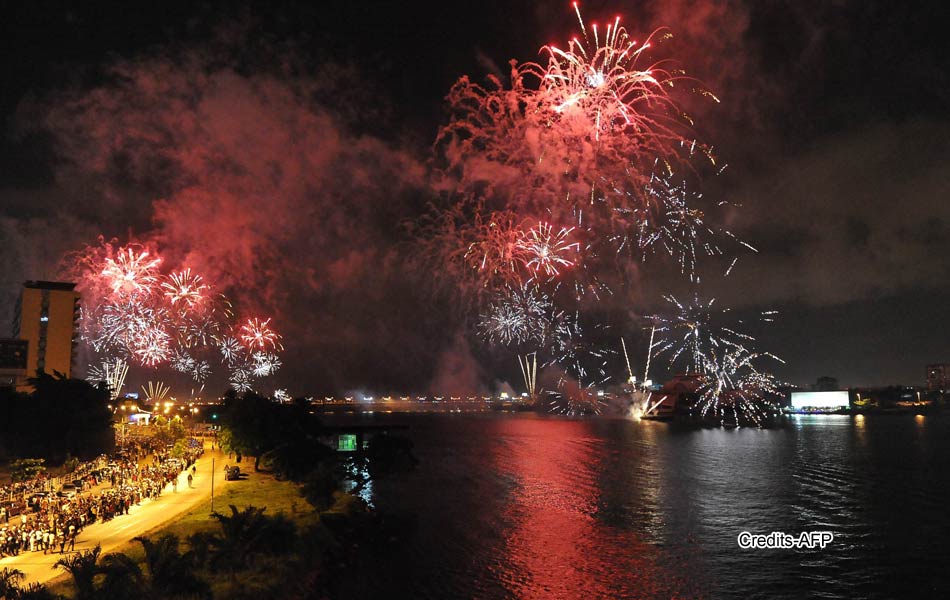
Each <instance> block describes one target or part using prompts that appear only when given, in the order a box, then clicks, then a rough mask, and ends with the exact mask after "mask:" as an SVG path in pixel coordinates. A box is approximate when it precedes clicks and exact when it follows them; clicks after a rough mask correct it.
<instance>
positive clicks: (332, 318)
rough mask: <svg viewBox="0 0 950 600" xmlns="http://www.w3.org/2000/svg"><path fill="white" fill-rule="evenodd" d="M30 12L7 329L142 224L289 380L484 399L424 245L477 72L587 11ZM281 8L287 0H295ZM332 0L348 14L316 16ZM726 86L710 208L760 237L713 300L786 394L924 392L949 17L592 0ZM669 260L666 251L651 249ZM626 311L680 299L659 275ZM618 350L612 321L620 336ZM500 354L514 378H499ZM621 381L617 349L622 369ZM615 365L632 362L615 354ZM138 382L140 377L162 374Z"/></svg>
mask: <svg viewBox="0 0 950 600" xmlns="http://www.w3.org/2000/svg"><path fill="white" fill-rule="evenodd" d="M271 4H274V3H264V2H262V3H244V4H240V5H236V3H221V4H220V5H219V4H216V3H208V2H198V3H194V2H163V3H158V4H156V3H147V4H145V3H143V4H142V5H141V6H138V7H136V6H135V3H126V2H123V3H111V2H102V3H82V4H81V5H76V6H69V7H68V8H67V7H66V5H65V4H64V5H60V4H59V3H51V2H37V3H29V4H25V5H24V6H21V7H18V8H11V7H7V8H5V10H4V13H5V14H4V15H3V18H2V19H0V44H2V45H3V52H2V57H3V58H2V59H0V61H2V62H0V69H2V71H0V82H2V85H0V261H2V262H0V264H2V265H3V268H2V270H0V273H2V275H0V288H2V289H0V291H2V295H0V320H2V321H3V322H10V321H11V318H12V310H13V303H14V299H15V295H16V293H17V289H18V285H19V283H20V282H22V281H23V280H26V279H51V278H55V277H56V276H57V265H58V264H59V261H60V259H61V257H62V256H63V254H64V253H65V252H66V251H69V250H72V249H76V248H78V247H81V246H82V245H83V244H91V243H95V241H96V237H97V236H98V235H105V236H106V238H111V237H118V238H120V240H121V241H125V239H126V238H127V237H128V236H129V234H130V233H131V234H132V235H134V236H136V237H137V238H148V239H150V240H154V241H156V242H157V243H159V244H161V245H162V248H163V252H164V253H165V254H166V255H167V257H168V258H169V259H177V260H188V261H191V262H197V263H198V264H202V265H203V266H205V267H206V269H207V270H208V271H207V272H210V273H211V274H212V276H213V279H214V280H215V281H216V282H217V283H218V284H219V285H221V286H222V287H226V288H227V289H228V290H229V293H230V294H231V295H232V296H234V297H235V298H236V299H237V304H239V305H240V307H242V308H247V309H248V310H252V311H253V310H262V311H267V312H268V314H274V315H275V323H276V324H277V326H278V328H279V329H280V330H281V331H282V332H283V334H284V337H285V346H286V348H287V351H286V353H285V355H284V369H283V370H282V371H281V372H280V373H279V374H278V375H277V383H278V384H279V385H280V386H282V387H287V388H289V389H290V391H291V393H310V394H318V395H322V394H325V393H326V394H329V393H343V392H346V391H351V390H369V391H374V392H377V393H380V392H387V391H390V390H392V391H398V392H424V391H427V390H434V391H442V390H446V391H448V390H457V391H460V392H464V391H475V390H492V389H494V388H496V386H497V384H498V382H500V381H505V380H511V381H514V380H515V379H516V369H515V368H513V367H515V366H516V365H515V364H514V363H513V362H512V361H511V360H510V356H509V357H508V358H507V359H506V358H498V357H497V356H492V353H491V352H489V351H487V350H486V349H485V348H479V347H477V345H473V344H470V343H469V341H471V339H472V338H471V336H470V335H466V333H465V332H463V331H462V327H461V325H460V324H459V323H458V322H457V320H456V319H455V317H453V316H452V315H453V313H452V311H451V310H449V308H450V307H447V306H445V302H444V301H443V300H437V299H432V298H429V297H428V296H427V295H426V294H425V293H424V292H423V291H422V287H423V286H422V285H421V283H420V282H421V281H423V280H424V279H425V277H426V275H425V274H420V273H413V272H409V271H410V269H409V268H408V267H407V264H408V263H407V261H405V260H404V257H405V255H406V253H408V252H410V250H409V249H408V248H409V247H410V246H411V244H412V236H411V234H409V233H407V231H409V229H408V228H407V226H406V224H407V223H411V222H413V221H414V220H415V219H418V217H419V216H420V215H421V214H422V213H423V211H424V210H425V207H426V205H427V203H428V202H429V201H430V199H431V195H429V194H428V193H427V192H426V183H425V177H426V175H425V173H426V171H427V168H428V165H429V161H430V159H429V155H430V152H431V146H432V143H433V140H434V139H435V136H436V133H437V131H438V128H439V127H440V125H442V124H443V123H444V121H445V118H446V113H445V109H444V101H443V99H444V97H445V95H446V93H447V92H448V90H449V88H450V87H451V86H452V84H453V82H455V80H456V79H458V77H460V76H462V75H465V74H467V75H469V76H470V77H472V78H473V79H474V80H477V81H483V80H484V76H485V75H486V74H488V73H498V74H499V75H504V74H506V73H507V70H508V66H507V63H508V60H509V59H511V58H517V59H518V60H519V61H530V60H535V59H537V56H538V55H537V52H538V48H539V47H540V46H541V45H543V44H545V43H550V42H561V41H562V40H564V39H566V37H567V36H568V35H571V34H573V32H574V28H575V20H574V15H573V11H572V10H571V9H570V5H569V3H568V2H563V1H560V0H559V1H556V2H545V1H538V0H535V1H533V2H523V1H521V0H513V1H512V0H508V1H484V2H479V3H472V4H465V3H451V2H417V3H401V2H399V3H397V2H392V3H373V2H341V3H309V2H308V3H299V5H298V6H294V5H293V4H292V3H286V4H287V5H286V6H283V7H281V8H280V9H275V8H273V7H271ZM281 4H284V3H281ZM324 4H332V6H323V5H324ZM582 9H583V11H584V15H585V19H586V20H588V21H591V22H593V21H600V22H601V23H603V22H604V21H605V20H608V19H610V20H612V18H613V16H614V15H616V14H621V15H622V16H623V22H624V23H625V25H626V27H627V28H628V29H629V30H631V32H644V33H648V32H650V31H652V30H653V29H655V28H657V27H660V26H667V27H669V28H670V30H671V31H672V32H673V34H674V37H673V39H672V40H670V41H669V42H668V43H667V44H666V46H667V48H666V50H667V52H668V55H669V56H670V57H672V58H674V59H675V60H676V61H677V62H678V63H679V64H680V65H682V66H683V68H685V69H686V70H687V71H688V72H689V74H690V75H692V76H694V77H696V78H697V79H699V80H701V81H702V82H703V83H704V84H705V85H706V86H707V87H708V88H709V89H711V90H713V91H714V92H715V93H716V95H717V96H718V97H719V98H721V99H722V103H721V104H713V103H707V104H702V105H697V106H696V107H692V111H693V114H694V116H695V118H696V128H695V129H696V133H697V135H698V136H699V137H700V138H701V139H703V140H706V141H707V142H709V143H711V144H713V145H714V146H715V149H716V154H717V156H718V157H719V158H720V160H721V161H723V162H725V163H728V165H729V166H728V168H727V169H726V170H725V171H724V172H723V173H722V175H720V176H718V177H709V178H707V179H706V180H705V182H704V183H705V189H704V192H705V194H706V196H707V197H711V198H717V199H718V198H721V199H724V200H728V201H730V202H732V203H734V204H737V205H741V208H739V209H738V210H735V211H731V212H729V213H728V221H729V222H728V223H726V225H727V226H728V227H729V228H730V229H731V230H732V231H734V232H735V233H736V234H738V235H739V236H740V237H741V238H742V239H744V240H747V241H748V242H749V243H751V244H752V245H753V246H755V247H756V248H758V249H759V254H757V255H744V256H742V257H741V259H740V260H739V261H738V263H737V265H736V268H735V270H734V272H733V273H732V274H731V275H730V277H728V278H725V279H721V278H718V279H716V280H709V279H707V286H706V293H707V295H713V296H715V297H716V298H717V303H722V304H724V305H730V306H733V307H735V310H736V311H737V312H738V313H740V314H744V313H748V314H752V313H755V312H757V311H761V310H766V309H776V310H778V311H779V315H778V318H777V320H776V322H775V323H772V324H770V325H768V326H761V327H759V326H755V327H753V331H752V333H754V334H755V335H756V336H757V337H758V339H759V342H760V344H761V345H762V346H763V347H765V348H767V349H768V350H770V351H772V352H774V353H775V354H777V355H779V356H781V357H782V358H783V359H784V360H785V361H786V364H784V365H779V366H778V367H777V368H775V369H774V371H775V373H776V375H777V376H778V377H780V378H781V379H783V380H786V381H789V382H792V383H796V384H808V383H811V382H814V380H815V379H816V378H817V377H819V376H823V375H830V376H836V377H838V378H839V380H840V381H841V383H842V384H843V385H882V384H891V383H905V384H914V383H921V382H922V381H923V379H924V365H925V364H927V363H930V362H945V361H950V346H948V339H950V260H948V256H950V202H948V200H950V112H948V109H947V107H948V106H950V56H948V47H950V45H947V44H945V43H944V42H945V40H944V38H945V36H946V31H947V25H948V23H947V18H946V17H945V16H944V13H945V8H944V7H943V3H941V2H938V1H924V2H906V3H904V2H884V1H874V0H871V1H869V0H851V1H847V0H839V1H834V2H810V1H806V2H800V1H794V2H793V1H755V2H753V1H745V2H739V1H722V2H702V3H700V2H686V1H676V2H659V1H653V2H635V3H634V2H605V1H601V0H591V1H588V2H585V3H582ZM657 258H659V257H657ZM648 262H649V263H650V264H649V265H647V266H645V267H644V268H643V270H642V273H643V277H642V279H641V280H639V281H637V282H636V283H635V284H634V285H632V286H631V289H630V290H628V291H627V292H625V293H624V294H623V297H622V298H616V297H615V298H613V299H611V300H609V301H608V304H609V306H608V308H609V309H610V311H609V312H611V313H612V314H614V315H616V314H621V315H625V316H626V317H628V318H627V319H625V322H618V323H614V324H613V326H614V330H613V331H616V332H618V334H622V335H624V336H626V337H627V339H628V343H630V342H631V341H632V342H633V343H634V344H635V345H637V347H643V346H644V344H645V342H644V340H643V339H642V335H643V332H642V327H643V323H642V322H640V321H639V320H638V317H640V316H642V315H646V314H650V313H652V312H654V311H657V310H659V309H661V308H662V307H663V304H662V300H661V296H662V294H664V293H669V292H674V293H677V294H684V295H685V294H688V292H687V291H686V290H688V286H684V285H683V282H682V278H681V277H679V276H678V275H679V274H678V273H675V272H673V271H674V270H675V269H673V268H672V267H670V266H669V265H667V266H665V267H664V266H663V264H662V262H661V263H660V264H653V263H654V262H656V261H654V260H653V259H651V260H650V261H648ZM611 335H612V337H611V338H610V339H612V342H611V343H614V344H615V343H616V337H618V336H617V335H613V334H611ZM502 365H503V366H502ZM617 366H618V369H619V363H618V365H617ZM617 375H618V376H621V375H622V371H621V370H618V372H617ZM153 378H155V376H153V375H152V374H150V373H148V372H140V373H138V374H137V375H133V374H132V373H131V372H130V379H132V380H133V381H136V380H141V381H145V380H147V379H153Z"/></svg>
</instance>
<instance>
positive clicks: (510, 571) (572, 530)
mask: <svg viewBox="0 0 950 600" xmlns="http://www.w3.org/2000/svg"><path fill="white" fill-rule="evenodd" d="M589 427H590V423H587V422H583V421H581V422H578V421H556V420H548V419H537V420H534V419H510V420H506V421H505V422H504V424H501V425H500V429H499V433H501V434H502V435H507V436H510V438H511V443H509V444H506V445H505V447H504V449H503V450H500V451H499V452H498V453H496V454H495V456H493V457H492V460H493V461H494V462H495V467H496V469H497V471H498V472H499V473H506V474H508V475H510V476H511V477H512V478H513V479H514V480H515V481H516V484H515V489H514V491H513V496H512V501H511V502H510V504H508V505H507V508H506V510H505V513H504V515H503V516H502V518H503V519H504V522H505V523H506V524H508V532H509V533H508V535H507V539H506V545H505V552H506V555H505V556H504V557H499V562H498V566H497V570H498V571H500V572H499V573H498V575H499V579H500V580H501V581H503V582H504V583H505V585H506V586H507V587H508V589H509V590H510V591H511V592H512V593H513V594H514V595H515V596H516V597H518V598H677V597H696V596H697V595H696V593H695V591H692V592H690V593H688V594H684V593H683V592H682V591H681V590H682V588H683V586H682V585H681V581H680V579H681V578H678V577H677V576H676V574H674V573H671V572H670V571H669V570H668V568H666V567H665V565H664V564H663V561H662V559H661V557H660V556H659V551H658V549H657V548H656V547H655V546H653V545H649V544H644V543H642V542H641V541H639V540H638V539H637V534H636V532H634V531H630V530H624V529H620V528H617V527H613V526H610V525H607V524H605V523H603V522H602V521H601V520H599V519H598V517H597V507H598V502H599V485H598V474H599V469H600V458H599V457H600V456H602V455H603V453H604V452H605V451H606V450H605V449H604V448H603V447H601V444H602V440H601V439H599V438H597V437H594V436H588V435H587V434H588V432H589Z"/></svg>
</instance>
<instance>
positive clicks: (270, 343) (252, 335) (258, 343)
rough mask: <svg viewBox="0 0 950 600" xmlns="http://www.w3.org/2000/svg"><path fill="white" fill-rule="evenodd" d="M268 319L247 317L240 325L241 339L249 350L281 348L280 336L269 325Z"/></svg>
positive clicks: (262, 350) (263, 350)
mask: <svg viewBox="0 0 950 600" xmlns="http://www.w3.org/2000/svg"><path fill="white" fill-rule="evenodd" d="M269 325H270V319H248V320H247V321H246V322H245V323H244V324H243V325H242V326H241V341H242V342H243V343H244V346H245V347H247V348H248V349H250V350H259V351H261V352H265V351H267V350H283V349H284V347H283V346H282V345H281V343H280V340H281V336H280V334H278V333H277V332H276V331H274V330H273V329H271V328H270V327H269Z"/></svg>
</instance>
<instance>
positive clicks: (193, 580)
mask: <svg viewBox="0 0 950 600" xmlns="http://www.w3.org/2000/svg"><path fill="white" fill-rule="evenodd" d="M134 540H135V541H136V542H139V543H140V544H142V548H144V550H145V565H146V566H147V567H148V575H149V586H148V587H149V588H151V590H152V593H153V594H154V595H155V596H156V597H158V598H165V597H169V596H188V597H192V598H211V587H210V586H209V585H208V583H207V582H206V581H204V580H203V579H201V578H199V577H198V576H197V575H196V574H195V573H194V570H193V563H192V561H191V560H190V557H186V556H184V555H183V554H182V553H181V552H180V551H179V549H178V536H176V535H173V534H165V535H163V536H161V537H160V538H158V539H157V540H151V539H149V538H146V537H137V538H134Z"/></svg>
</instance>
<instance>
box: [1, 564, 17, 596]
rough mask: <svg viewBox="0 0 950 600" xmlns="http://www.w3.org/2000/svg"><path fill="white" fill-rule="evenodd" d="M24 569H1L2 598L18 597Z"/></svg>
mask: <svg viewBox="0 0 950 600" xmlns="http://www.w3.org/2000/svg"><path fill="white" fill-rule="evenodd" d="M22 581H23V571H20V570H19V569H8V568H6V567H4V568H3V569H0V598H16V596H17V594H18V593H19V592H20V582H22Z"/></svg>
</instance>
